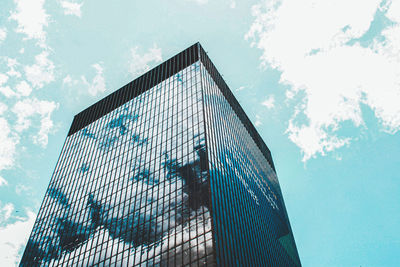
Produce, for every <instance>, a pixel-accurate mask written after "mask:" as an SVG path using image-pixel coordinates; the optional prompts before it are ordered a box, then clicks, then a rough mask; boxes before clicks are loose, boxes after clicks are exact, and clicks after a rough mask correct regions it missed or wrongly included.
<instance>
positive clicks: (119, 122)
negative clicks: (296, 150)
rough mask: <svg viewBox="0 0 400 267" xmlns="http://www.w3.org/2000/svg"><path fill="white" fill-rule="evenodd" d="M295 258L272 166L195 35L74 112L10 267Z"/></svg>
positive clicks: (282, 261) (287, 262) (286, 261)
mask: <svg viewBox="0 0 400 267" xmlns="http://www.w3.org/2000/svg"><path fill="white" fill-rule="evenodd" d="M206 265H207V266H300V261H299V257H298V253H297V249H296V246H295V243H294V238H293V235H292V232H291V228H290V225H289V220H288V216H287V213H286V210H285V206H284V203H283V198H282V193H281V191H280V187H279V183H278V180H277V177H276V173H275V169H274V164H273V161H272V158H271V154H270V151H269V150H268V148H267V146H266V145H265V143H264V142H263V141H262V139H261V137H260V136H259V135H258V133H257V131H256V130H255V128H254V126H253V125H252V124H251V122H250V120H249V119H248V117H247V116H246V114H245V113H244V112H243V110H242V108H241V107H240V105H239V104H238V102H237V101H236V99H235V98H234V96H233V94H232V93H231V91H230V90H229V88H228V86H227V85H226V84H225V82H224V81H223V79H222V78H221V76H220V74H219V73H218V72H217V70H216V69H215V67H214V65H213V64H212V63H211V61H210V59H209V58H208V56H207V55H206V53H205V52H204V50H203V49H202V47H201V46H200V44H199V43H197V44H194V45H193V46H191V47H189V48H187V49H186V50H184V51H183V52H181V53H179V54H178V55H176V56H174V57H172V58H171V59H169V60H167V61H165V62H164V63H162V64H161V65H159V66H157V67H155V68H154V69H152V70H151V71H149V72H147V73H146V74H144V75H142V76H141V77H139V78H137V79H136V80H134V81H133V82H131V83H129V84H127V85H126V86H124V87H122V88H121V89H119V90H117V91H115V92H114V93H112V94H110V95H109V96H107V97H105V98H104V99H102V100H100V101H99V102H97V103H95V104H94V105H92V106H90V107H89V108H87V109H85V110H84V111H82V112H81V113H79V114H78V115H76V116H75V118H74V120H73V122H72V125H71V128H70V131H69V133H68V136H67V139H66V141H65V144H64V146H63V148H62V151H61V155H60V158H59V160H58V162H57V165H56V168H55V171H54V174H53V176H52V178H51V181H50V185H49V187H48V189H47V192H46V195H45V197H44V200H43V203H42V206H41V208H40V210H39V213H38V216H37V219H36V222H35V224H34V227H33V230H32V234H31V236H30V238H29V241H28V244H27V246H26V249H25V252H24V254H23V257H22V260H21V264H20V266H206Z"/></svg>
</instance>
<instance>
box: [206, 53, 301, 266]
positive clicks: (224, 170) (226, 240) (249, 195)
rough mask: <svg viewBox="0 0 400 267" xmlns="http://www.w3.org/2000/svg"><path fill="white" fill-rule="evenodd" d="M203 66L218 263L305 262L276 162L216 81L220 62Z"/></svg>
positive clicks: (294, 264) (232, 264)
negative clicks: (295, 240)
mask: <svg viewBox="0 0 400 267" xmlns="http://www.w3.org/2000/svg"><path fill="white" fill-rule="evenodd" d="M205 64H212V63H211V62H209V61H208V62H207V61H206V62H205ZM201 69H202V87H203V93H204V98H205V102H204V104H205V125H206V137H207V149H208V158H209V168H210V185H211V198H212V200H211V201H212V205H211V206H212V218H213V226H214V240H215V249H216V257H217V258H216V260H217V264H218V266H300V260H299V257H298V253H297V249H296V245H295V242H294V238H293V234H292V231H291V229H290V224H289V220H288V217H287V213H286V209H285V206H284V203H283V197H282V194H281V191H280V187H279V182H278V179H277V177H276V173H275V170H274V168H273V166H271V164H270V163H269V161H268V160H267V158H266V157H265V153H262V151H261V149H262V146H261V147H260V145H259V144H257V142H256V140H254V135H251V134H250V133H249V131H248V129H249V128H251V127H249V126H247V127H246V126H245V125H244V123H243V119H241V118H239V116H238V114H237V112H236V110H237V109H240V107H236V108H235V107H234V106H233V105H235V104H237V105H238V103H237V102H235V101H229V99H227V98H228V97H233V95H232V93H230V92H225V93H224V92H223V90H229V89H228V88H220V87H219V86H218V84H217V83H216V82H215V80H214V79H216V78H220V77H218V76H219V74H218V73H216V74H214V75H211V73H210V71H216V70H215V67H213V66H207V67H205V66H204V65H203V64H201ZM219 84H221V83H219ZM229 93H230V94H229ZM235 109H236V110H235ZM245 122H246V121H245ZM247 123H250V122H247ZM251 126H252V125H251ZM268 152H269V151H268Z"/></svg>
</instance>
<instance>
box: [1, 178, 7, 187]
mask: <svg viewBox="0 0 400 267" xmlns="http://www.w3.org/2000/svg"><path fill="white" fill-rule="evenodd" d="M3 185H8V182H7V180H6V179H4V178H3V177H1V176H0V186H3Z"/></svg>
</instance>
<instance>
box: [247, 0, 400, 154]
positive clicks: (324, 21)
mask: <svg viewBox="0 0 400 267" xmlns="http://www.w3.org/2000/svg"><path fill="white" fill-rule="evenodd" d="M380 2H381V1H380V0H368V1H367V0H356V1H346V0H340V1H339V0H338V1H335V3H333V2H326V1H320V2H316V1H312V0H307V1H295V0H284V1H265V2H263V3H262V4H260V5H255V6H253V8H252V12H253V15H254V16H255V21H254V23H253V24H252V26H251V28H250V30H249V32H248V33H247V35H246V38H247V39H251V40H253V43H252V45H254V46H256V47H257V48H259V49H261V50H262V51H263V54H262V56H261V62H262V65H263V66H267V65H268V66H271V67H273V68H275V69H277V70H279V71H281V79H280V82H281V83H283V84H285V85H289V86H290V87H291V89H290V90H288V91H287V92H286V96H287V98H291V99H292V98H293V97H294V96H295V95H299V96H304V98H303V100H302V103H301V105H297V106H296V108H295V112H294V114H293V117H292V118H291V120H290V122H289V127H288V129H287V133H288V135H289V138H290V139H291V140H292V141H293V142H294V143H295V144H296V145H298V146H299V148H300V149H301V150H302V152H303V154H304V157H303V160H304V161H305V160H308V159H309V158H311V157H315V156H316V155H317V154H322V155H324V154H325V153H326V152H328V151H332V150H334V149H336V148H339V147H341V146H343V145H345V144H348V143H349V142H350V140H351V138H352V136H343V137H341V136H338V135H337V130H338V129H339V128H340V127H341V123H342V122H344V121H351V122H352V123H353V124H354V125H355V126H356V127H358V126H361V125H363V123H364V121H363V117H362V113H361V109H360V104H361V103H362V104H366V105H368V106H369V107H371V108H372V109H373V110H374V112H375V115H376V117H377V118H378V119H379V120H380V123H381V124H382V125H383V127H384V129H385V130H387V131H389V132H393V133H394V132H396V131H398V130H400V105H399V104H398V103H400V37H399V36H400V25H399V22H400V21H399V18H400V7H399V2H398V1H396V2H394V1H393V2H388V4H387V5H386V6H385V7H380V6H379V4H380ZM377 11H380V12H386V16H387V17H388V18H390V19H392V21H393V22H395V23H394V24H393V25H390V26H386V28H385V29H383V30H382V32H381V35H383V36H384V37H385V38H383V40H382V38H375V39H374V40H371V41H370V44H367V45H365V43H364V44H361V43H360V42H359V41H357V40H358V39H359V38H361V37H363V35H364V34H365V33H366V32H367V30H368V29H369V28H370V26H371V23H373V18H374V15H375V13H376V12H377ZM378 34H379V33H378ZM350 41H352V42H350ZM300 92H301V94H299V93H300Z"/></svg>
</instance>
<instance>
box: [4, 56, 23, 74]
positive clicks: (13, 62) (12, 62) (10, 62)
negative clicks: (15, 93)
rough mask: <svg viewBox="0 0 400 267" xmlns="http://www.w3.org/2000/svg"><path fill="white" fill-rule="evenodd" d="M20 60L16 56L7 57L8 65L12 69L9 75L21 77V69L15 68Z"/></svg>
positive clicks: (8, 72)
mask: <svg viewBox="0 0 400 267" xmlns="http://www.w3.org/2000/svg"><path fill="white" fill-rule="evenodd" d="M18 65H19V64H18V61H17V60H16V59H15V58H7V66H8V68H9V69H10V70H9V71H7V75H8V76H11V77H12V76H15V77H18V78H19V77H21V73H20V72H19V71H16V70H15V67H16V66H18Z"/></svg>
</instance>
